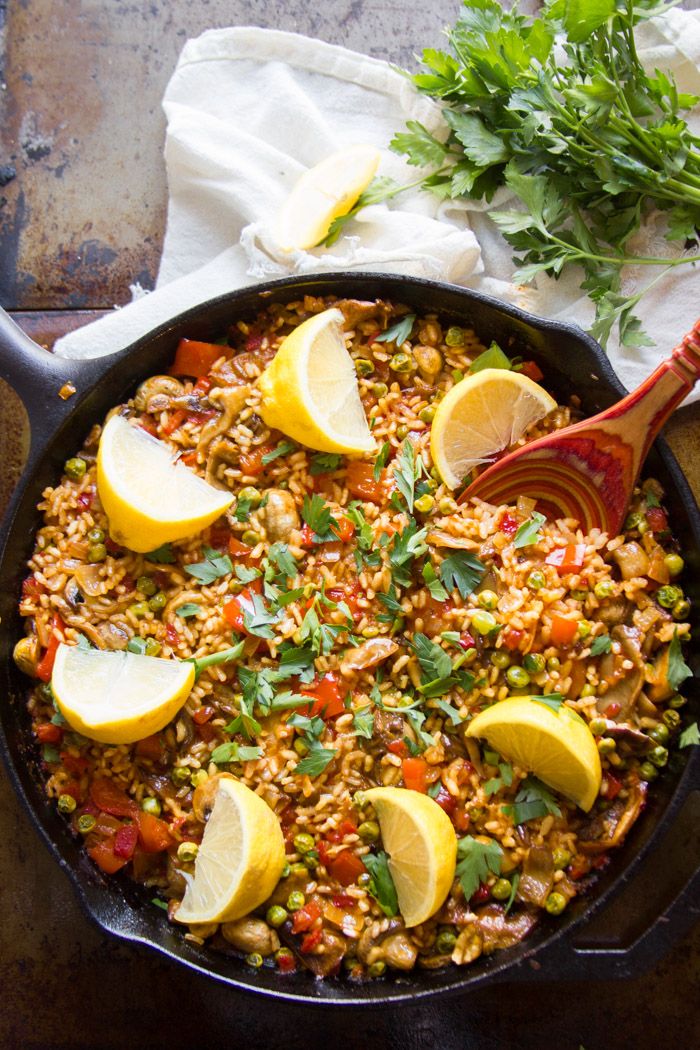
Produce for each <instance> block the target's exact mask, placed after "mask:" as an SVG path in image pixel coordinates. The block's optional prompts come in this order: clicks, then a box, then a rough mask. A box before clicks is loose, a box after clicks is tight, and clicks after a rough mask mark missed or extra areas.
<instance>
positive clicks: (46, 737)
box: [34, 722, 63, 744]
mask: <svg viewBox="0 0 700 1050" xmlns="http://www.w3.org/2000/svg"><path fill="white" fill-rule="evenodd" d="M34 734H35V736H36V738H37V740H38V741H39V743H40V744H59V743H60V742H61V740H63V730H62V729H61V727H60V726H55V725H53V723H52V722H44V723H43V725H38V726H35V727H34Z"/></svg>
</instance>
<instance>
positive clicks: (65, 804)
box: [56, 795, 77, 813]
mask: <svg viewBox="0 0 700 1050" xmlns="http://www.w3.org/2000/svg"><path fill="white" fill-rule="evenodd" d="M56 804H57V806H58V812H59V813H73V812H74V810H75V807H76V805H77V803H76V801H75V799H74V798H73V796H72V795H59V796H58V802H57V803H56Z"/></svg>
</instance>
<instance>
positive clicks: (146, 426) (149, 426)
mask: <svg viewBox="0 0 700 1050" xmlns="http://www.w3.org/2000/svg"><path fill="white" fill-rule="evenodd" d="M139 426H140V428H141V430H145V431H146V433H147V434H150V435H151V437H154V438H157V437H158V431H157V430H156V428H155V427H154V425H153V423H149V422H147V421H146V420H145V419H142V420H141V422H140V423H139Z"/></svg>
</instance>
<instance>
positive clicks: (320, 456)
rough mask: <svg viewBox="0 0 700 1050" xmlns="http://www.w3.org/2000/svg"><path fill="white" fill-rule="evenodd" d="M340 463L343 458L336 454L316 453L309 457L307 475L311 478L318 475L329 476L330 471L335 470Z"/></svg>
mask: <svg viewBox="0 0 700 1050" xmlns="http://www.w3.org/2000/svg"><path fill="white" fill-rule="evenodd" d="M342 462H343V457H342V456H341V455H339V453H337V452H317V453H316V455H315V456H312V457H311V463H310V465H309V473H310V474H311V475H312V476H313V477H316V476H317V475H319V474H330V472H331V471H332V470H337V469H338V467H339V466H340V464H341V463H342Z"/></svg>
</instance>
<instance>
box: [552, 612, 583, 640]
mask: <svg viewBox="0 0 700 1050" xmlns="http://www.w3.org/2000/svg"><path fill="white" fill-rule="evenodd" d="M577 630H578V623H577V622H576V620H570V619H569V618H568V617H566V616H559V615H558V614H556V613H555V615H554V616H552V633H551V635H550V638H551V641H552V645H564V646H568V645H571V643H572V642H573V640H574V638H575V637H576V631H577Z"/></svg>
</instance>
